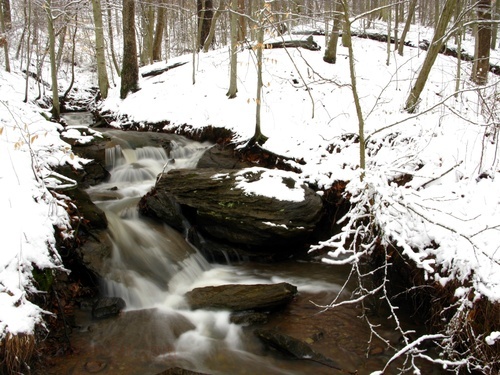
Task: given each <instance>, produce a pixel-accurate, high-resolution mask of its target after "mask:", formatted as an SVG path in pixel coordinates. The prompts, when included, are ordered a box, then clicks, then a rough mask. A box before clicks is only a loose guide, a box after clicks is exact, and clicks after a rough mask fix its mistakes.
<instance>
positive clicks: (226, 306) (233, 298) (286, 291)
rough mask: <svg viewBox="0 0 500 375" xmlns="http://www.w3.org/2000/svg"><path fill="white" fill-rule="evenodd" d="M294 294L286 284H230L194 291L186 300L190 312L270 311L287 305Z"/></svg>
mask: <svg viewBox="0 0 500 375" xmlns="http://www.w3.org/2000/svg"><path fill="white" fill-rule="evenodd" d="M296 294H297V287H295V286H294V285H291V284H289V283H278V284H253V285H240V284H229V285H219V286H208V287H204V288H195V289H193V290H192V291H190V292H188V293H186V298H187V300H188V303H189V305H190V306H191V308H193V309H221V310H231V311H245V310H273V309H276V308H279V307H281V306H284V305H286V304H288V303H289V302H290V301H291V300H292V299H293V298H294V296H295V295H296Z"/></svg>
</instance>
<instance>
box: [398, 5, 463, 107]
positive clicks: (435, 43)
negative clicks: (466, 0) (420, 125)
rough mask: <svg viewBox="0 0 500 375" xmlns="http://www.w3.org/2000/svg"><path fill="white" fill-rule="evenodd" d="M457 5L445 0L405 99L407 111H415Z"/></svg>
mask: <svg viewBox="0 0 500 375" xmlns="http://www.w3.org/2000/svg"><path fill="white" fill-rule="evenodd" d="M456 5H457V0H446V3H445V4H444V7H443V10H442V12H441V16H440V17H439V22H438V25H437V27H436V30H435V31H434V36H433V38H432V42H431V45H430V46H429V49H428V51H427V55H426V56H425V60H424V63H423V65H422V69H421V70H420V73H419V74H418V77H417V81H416V82H415V85H414V86H413V88H412V90H411V92H410V95H409V96H408V99H407V100H406V105H405V108H406V110H407V111H408V112H410V113H413V112H415V109H416V106H417V104H418V102H419V100H420V94H421V93H422V90H423V89H424V86H425V83H426V82H427V78H428V77H429V73H430V71H431V69H432V66H433V65H434V62H435V61H436V58H437V55H438V53H439V51H440V50H441V47H442V46H443V43H444V40H443V37H444V34H445V32H446V27H447V26H448V23H449V22H450V19H451V16H452V15H453V11H454V10H455V7H456Z"/></svg>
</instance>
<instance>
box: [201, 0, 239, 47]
mask: <svg viewBox="0 0 500 375" xmlns="http://www.w3.org/2000/svg"><path fill="white" fill-rule="evenodd" d="M225 8H226V0H220V4H219V7H218V8H217V10H216V11H215V13H214V16H213V17H212V22H211V23H210V31H209V33H208V36H207V39H205V42H204V43H203V52H208V49H209V48H210V46H211V45H212V44H213V42H214V35H215V27H216V25H217V20H218V19H219V17H220V15H221V14H222V12H223V11H224V9H225ZM232 16H233V13H231V27H232V26H233V24H232V22H233V18H232ZM232 32H233V31H232V29H231V35H232Z"/></svg>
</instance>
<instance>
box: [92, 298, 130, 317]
mask: <svg viewBox="0 0 500 375" xmlns="http://www.w3.org/2000/svg"><path fill="white" fill-rule="evenodd" d="M124 308H125V301H124V300H123V299H121V298H119V297H104V298H99V299H98V300H97V301H96V303H95V305H94V306H93V307H92V317H93V318H96V319H104V318H109V317H112V316H115V315H118V314H119V313H120V311H122V310H123V309H124Z"/></svg>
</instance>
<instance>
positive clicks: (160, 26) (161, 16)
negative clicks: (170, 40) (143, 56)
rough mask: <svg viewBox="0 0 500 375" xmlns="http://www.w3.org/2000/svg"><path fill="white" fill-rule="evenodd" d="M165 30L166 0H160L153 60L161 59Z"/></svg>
mask: <svg viewBox="0 0 500 375" xmlns="http://www.w3.org/2000/svg"><path fill="white" fill-rule="evenodd" d="M164 30H165V7H164V0H158V10H157V11H156V28H155V36H154V40H153V61H160V60H161V45H162V40H163V34H164Z"/></svg>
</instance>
